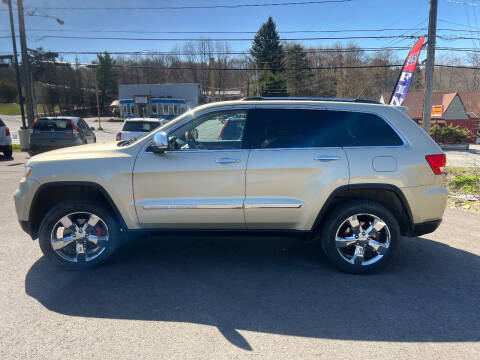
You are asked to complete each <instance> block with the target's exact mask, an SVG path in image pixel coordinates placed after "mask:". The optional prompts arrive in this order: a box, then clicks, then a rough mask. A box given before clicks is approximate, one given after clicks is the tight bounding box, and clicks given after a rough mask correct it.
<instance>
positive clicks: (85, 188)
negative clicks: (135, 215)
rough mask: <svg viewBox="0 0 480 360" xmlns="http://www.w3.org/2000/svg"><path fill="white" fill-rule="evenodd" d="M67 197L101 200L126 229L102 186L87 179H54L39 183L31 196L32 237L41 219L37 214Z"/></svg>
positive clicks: (29, 217) (44, 211)
mask: <svg viewBox="0 0 480 360" xmlns="http://www.w3.org/2000/svg"><path fill="white" fill-rule="evenodd" d="M68 198H72V199H73V198H81V199H91V200H95V201H99V202H102V203H103V204H104V205H106V207H107V208H108V209H109V210H110V211H112V213H113V214H114V215H115V217H116V218H117V220H118V221H119V223H120V225H121V227H122V228H123V229H125V230H127V229H128V228H127V225H126V223H125V221H124V219H123V216H122V215H121V213H120V211H119V210H118V208H117V206H116V205H115V202H114V201H113V200H112V198H111V197H110V195H109V194H108V192H107V191H106V190H105V188H104V187H103V186H101V185H100V184H97V183H94V182H89V181H56V182H49V183H45V184H42V185H40V186H39V188H38V189H37V191H36V192H35V195H34V196H33V199H32V203H31V206H30V211H29V215H28V220H29V223H30V229H29V230H30V236H31V237H32V239H36V238H37V237H38V230H39V227H40V223H41V222H42V219H43V216H40V215H38V214H46V212H47V211H49V210H50V209H51V208H52V207H53V206H55V205H56V204H58V203H59V202H60V201H63V200H66V199H68Z"/></svg>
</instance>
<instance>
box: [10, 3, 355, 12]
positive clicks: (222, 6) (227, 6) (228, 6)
mask: <svg viewBox="0 0 480 360" xmlns="http://www.w3.org/2000/svg"><path fill="white" fill-rule="evenodd" d="M351 1H352V0H320V1H290V2H284V3H260V4H219V5H185V6H153V7H152V6H147V7H60V6H56V7H51V6H38V7H35V8H26V9H28V10H33V11H35V10H69V11H103V10H108V11H112V10H128V11H133V10H195V9H238V8H245V7H270V6H296V5H319V4H328V3H330V4H340V3H347V2H351ZM1 10H2V11H5V10H4V9H1Z"/></svg>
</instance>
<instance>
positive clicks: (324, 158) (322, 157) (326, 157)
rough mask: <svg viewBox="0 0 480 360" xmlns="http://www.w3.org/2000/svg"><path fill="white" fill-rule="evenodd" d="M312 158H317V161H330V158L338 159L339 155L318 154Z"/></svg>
mask: <svg viewBox="0 0 480 360" xmlns="http://www.w3.org/2000/svg"><path fill="white" fill-rule="evenodd" d="M313 159H314V160H319V161H331V160H340V156H337V155H320V156H315V157H314V158H313Z"/></svg>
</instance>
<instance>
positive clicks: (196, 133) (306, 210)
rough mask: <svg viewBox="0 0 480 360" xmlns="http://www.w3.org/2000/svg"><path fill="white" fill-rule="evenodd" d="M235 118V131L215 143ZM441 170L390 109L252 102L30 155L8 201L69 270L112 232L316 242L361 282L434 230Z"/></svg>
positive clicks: (96, 255) (93, 257) (427, 146)
mask: <svg viewBox="0 0 480 360" xmlns="http://www.w3.org/2000/svg"><path fill="white" fill-rule="evenodd" d="M232 119H235V120H234V121H235V122H239V123H241V122H243V126H238V128H241V129H242V130H241V131H239V132H235V136H234V135H231V136H230V135H229V136H228V139H225V138H223V136H220V133H221V132H222V131H225V129H224V126H225V122H226V121H228V122H230V121H231V120H232ZM237 125H239V124H237ZM237 125H235V128H237ZM222 129H223V130H222ZM445 163H446V157H445V154H444V153H443V152H442V150H441V149H440V148H439V147H438V145H437V144H436V143H435V142H434V141H433V140H432V139H431V138H430V136H428V135H427V134H426V133H425V132H424V131H423V130H422V129H421V128H420V127H419V126H418V125H417V124H415V123H414V122H413V121H412V120H411V119H410V118H409V117H408V116H407V115H406V114H405V113H404V112H403V111H402V110H401V108H397V107H394V106H391V105H382V104H378V103H372V102H369V101H360V100H345V99H342V100H335V99H331V100H322V99H292V98H287V99H282V98H279V99H278V98H277V99H274V100H273V99H269V98H254V99H244V100H239V101H231V102H223V103H212V104H208V105H204V106H200V107H197V108H195V110H193V111H192V112H188V113H185V114H182V115H180V116H179V117H178V118H176V119H175V120H173V121H172V122H170V123H168V124H166V125H165V126H164V127H162V128H160V129H157V130H156V131H155V130H154V131H152V132H150V133H149V134H147V135H146V136H144V137H142V138H139V139H138V140H136V141H134V140H130V141H122V142H118V143H112V144H102V145H89V146H82V147H79V148H69V149H62V150H57V151H54V152H50V153H46V154H42V155H39V156H36V157H33V158H32V159H30V160H29V161H28V162H27V164H26V168H25V176H24V177H23V178H22V180H21V181H20V185H19V188H18V190H17V191H16V193H15V195H14V198H15V206H16V211H17V215H18V219H19V222H20V225H21V227H22V228H23V229H24V230H25V231H26V232H27V233H28V234H30V236H31V237H32V238H33V239H36V238H39V242H40V247H41V249H42V251H43V253H44V254H45V256H46V257H47V258H48V259H50V260H52V261H53V262H55V263H56V264H59V265H61V266H64V267H67V268H73V269H84V268H89V267H92V266H95V265H98V264H100V263H102V262H104V261H105V260H106V259H107V258H109V257H110V256H111V255H112V254H113V253H114V251H115V249H116V248H117V247H118V245H119V244H120V242H121V241H122V238H123V234H125V235H127V236H128V234H134V233H138V232H141V233H144V232H145V231H155V232H159V233H161V232H162V231H169V232H171V231H176V232H187V233H188V234H195V233H196V232H197V231H202V232H206V231H208V230H211V231H212V234H221V233H226V232H228V233H229V234H231V233H233V232H236V233H240V234H250V233H252V232H253V233H255V234H265V235H270V236H271V235H272V234H277V235H285V234H288V235H295V236H299V237H300V238H303V239H305V238H307V239H313V240H318V241H319V242H320V245H321V246H319V249H322V250H323V252H324V253H325V254H326V257H327V258H328V259H329V261H330V262H331V263H332V264H333V265H335V266H336V267H338V268H339V269H341V270H344V271H347V272H351V273H369V272H373V271H377V270H380V269H381V268H383V267H384V266H385V265H387V263H388V262H389V261H390V260H391V259H392V257H393V255H394V252H395V249H396V248H397V245H398V244H399V243H400V242H401V241H402V236H420V235H422V234H427V233H430V232H432V231H434V230H435V229H436V228H437V227H438V226H439V224H440V222H441V219H442V216H443V212H444V209H445V206H446V201H447V190H446V189H445V187H444V175H443V169H444V166H445ZM406 245H407V244H406Z"/></svg>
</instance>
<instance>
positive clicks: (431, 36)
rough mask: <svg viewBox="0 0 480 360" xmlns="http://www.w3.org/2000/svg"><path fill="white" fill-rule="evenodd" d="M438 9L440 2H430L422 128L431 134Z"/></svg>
mask: <svg viewBox="0 0 480 360" xmlns="http://www.w3.org/2000/svg"><path fill="white" fill-rule="evenodd" d="M437 8H438V0H430V15H429V19H428V43H427V46H428V47H427V65H426V67H425V97H424V101H423V120H422V127H423V129H424V130H425V131H426V132H427V134H430V119H431V116H432V90H433V75H434V74H433V73H434V67H435V43H436V38H437Z"/></svg>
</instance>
